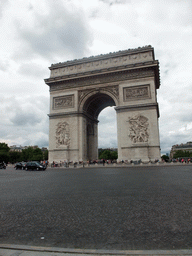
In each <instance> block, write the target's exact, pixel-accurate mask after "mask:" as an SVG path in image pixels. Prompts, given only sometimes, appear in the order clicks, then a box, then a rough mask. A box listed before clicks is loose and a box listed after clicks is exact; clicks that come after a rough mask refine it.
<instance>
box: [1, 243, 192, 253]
mask: <svg viewBox="0 0 192 256" xmlns="http://www.w3.org/2000/svg"><path fill="white" fill-rule="evenodd" d="M1 249H7V250H16V251H25V252H26V251H27V252H42V253H43V252H44V253H45V252H47V253H64V254H74V255H130V256H132V255H137V256H140V255H141V256H144V255H147V256H153V255H159V256H160V255H172V256H176V255H178V256H179V255H192V249H189V250H188V249H183V250H102V249H72V248H55V247H38V246H27V245H12V244H0V250H1Z"/></svg>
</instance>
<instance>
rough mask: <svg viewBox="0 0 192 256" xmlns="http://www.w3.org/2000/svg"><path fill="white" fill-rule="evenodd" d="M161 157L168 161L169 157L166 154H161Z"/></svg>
mask: <svg viewBox="0 0 192 256" xmlns="http://www.w3.org/2000/svg"><path fill="white" fill-rule="evenodd" d="M161 158H162V159H163V160H164V161H165V162H168V161H169V157H168V156H166V155H163V156H162V157H161Z"/></svg>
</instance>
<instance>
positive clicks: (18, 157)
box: [9, 151, 22, 164]
mask: <svg viewBox="0 0 192 256" xmlns="http://www.w3.org/2000/svg"><path fill="white" fill-rule="evenodd" d="M20 161H22V153H21V152H17V151H10V152H9V162H10V163H12V164H13V163H16V162H20Z"/></svg>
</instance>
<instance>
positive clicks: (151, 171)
mask: <svg viewBox="0 0 192 256" xmlns="http://www.w3.org/2000/svg"><path fill="white" fill-rule="evenodd" d="M191 199H192V166H187V165H186V166H169V167H166V166H159V167H157V166H156V167H152V166H150V167H143V166H142V167H139V166H138V167H128V168H85V169H56V168H55V169H47V170H46V171H45V172H37V171H22V170H17V171H16V170H14V169H13V168H11V167H8V168H7V170H0V206H1V208H0V243H1V244H2V243H3V244H24V245H28V246H34V245H35V246H52V247H63V248H80V249H110V250H111V249H116V250H137V249H140V250H148V249H192V200H191Z"/></svg>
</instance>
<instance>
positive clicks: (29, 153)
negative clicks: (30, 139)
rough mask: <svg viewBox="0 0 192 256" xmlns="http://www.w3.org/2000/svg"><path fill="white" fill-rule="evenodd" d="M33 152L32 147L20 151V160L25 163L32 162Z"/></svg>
mask: <svg viewBox="0 0 192 256" xmlns="http://www.w3.org/2000/svg"><path fill="white" fill-rule="evenodd" d="M33 151H34V149H33V148H32V147H28V148H26V149H23V150H22V160H23V161H25V162H27V161H32V160H33Z"/></svg>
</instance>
